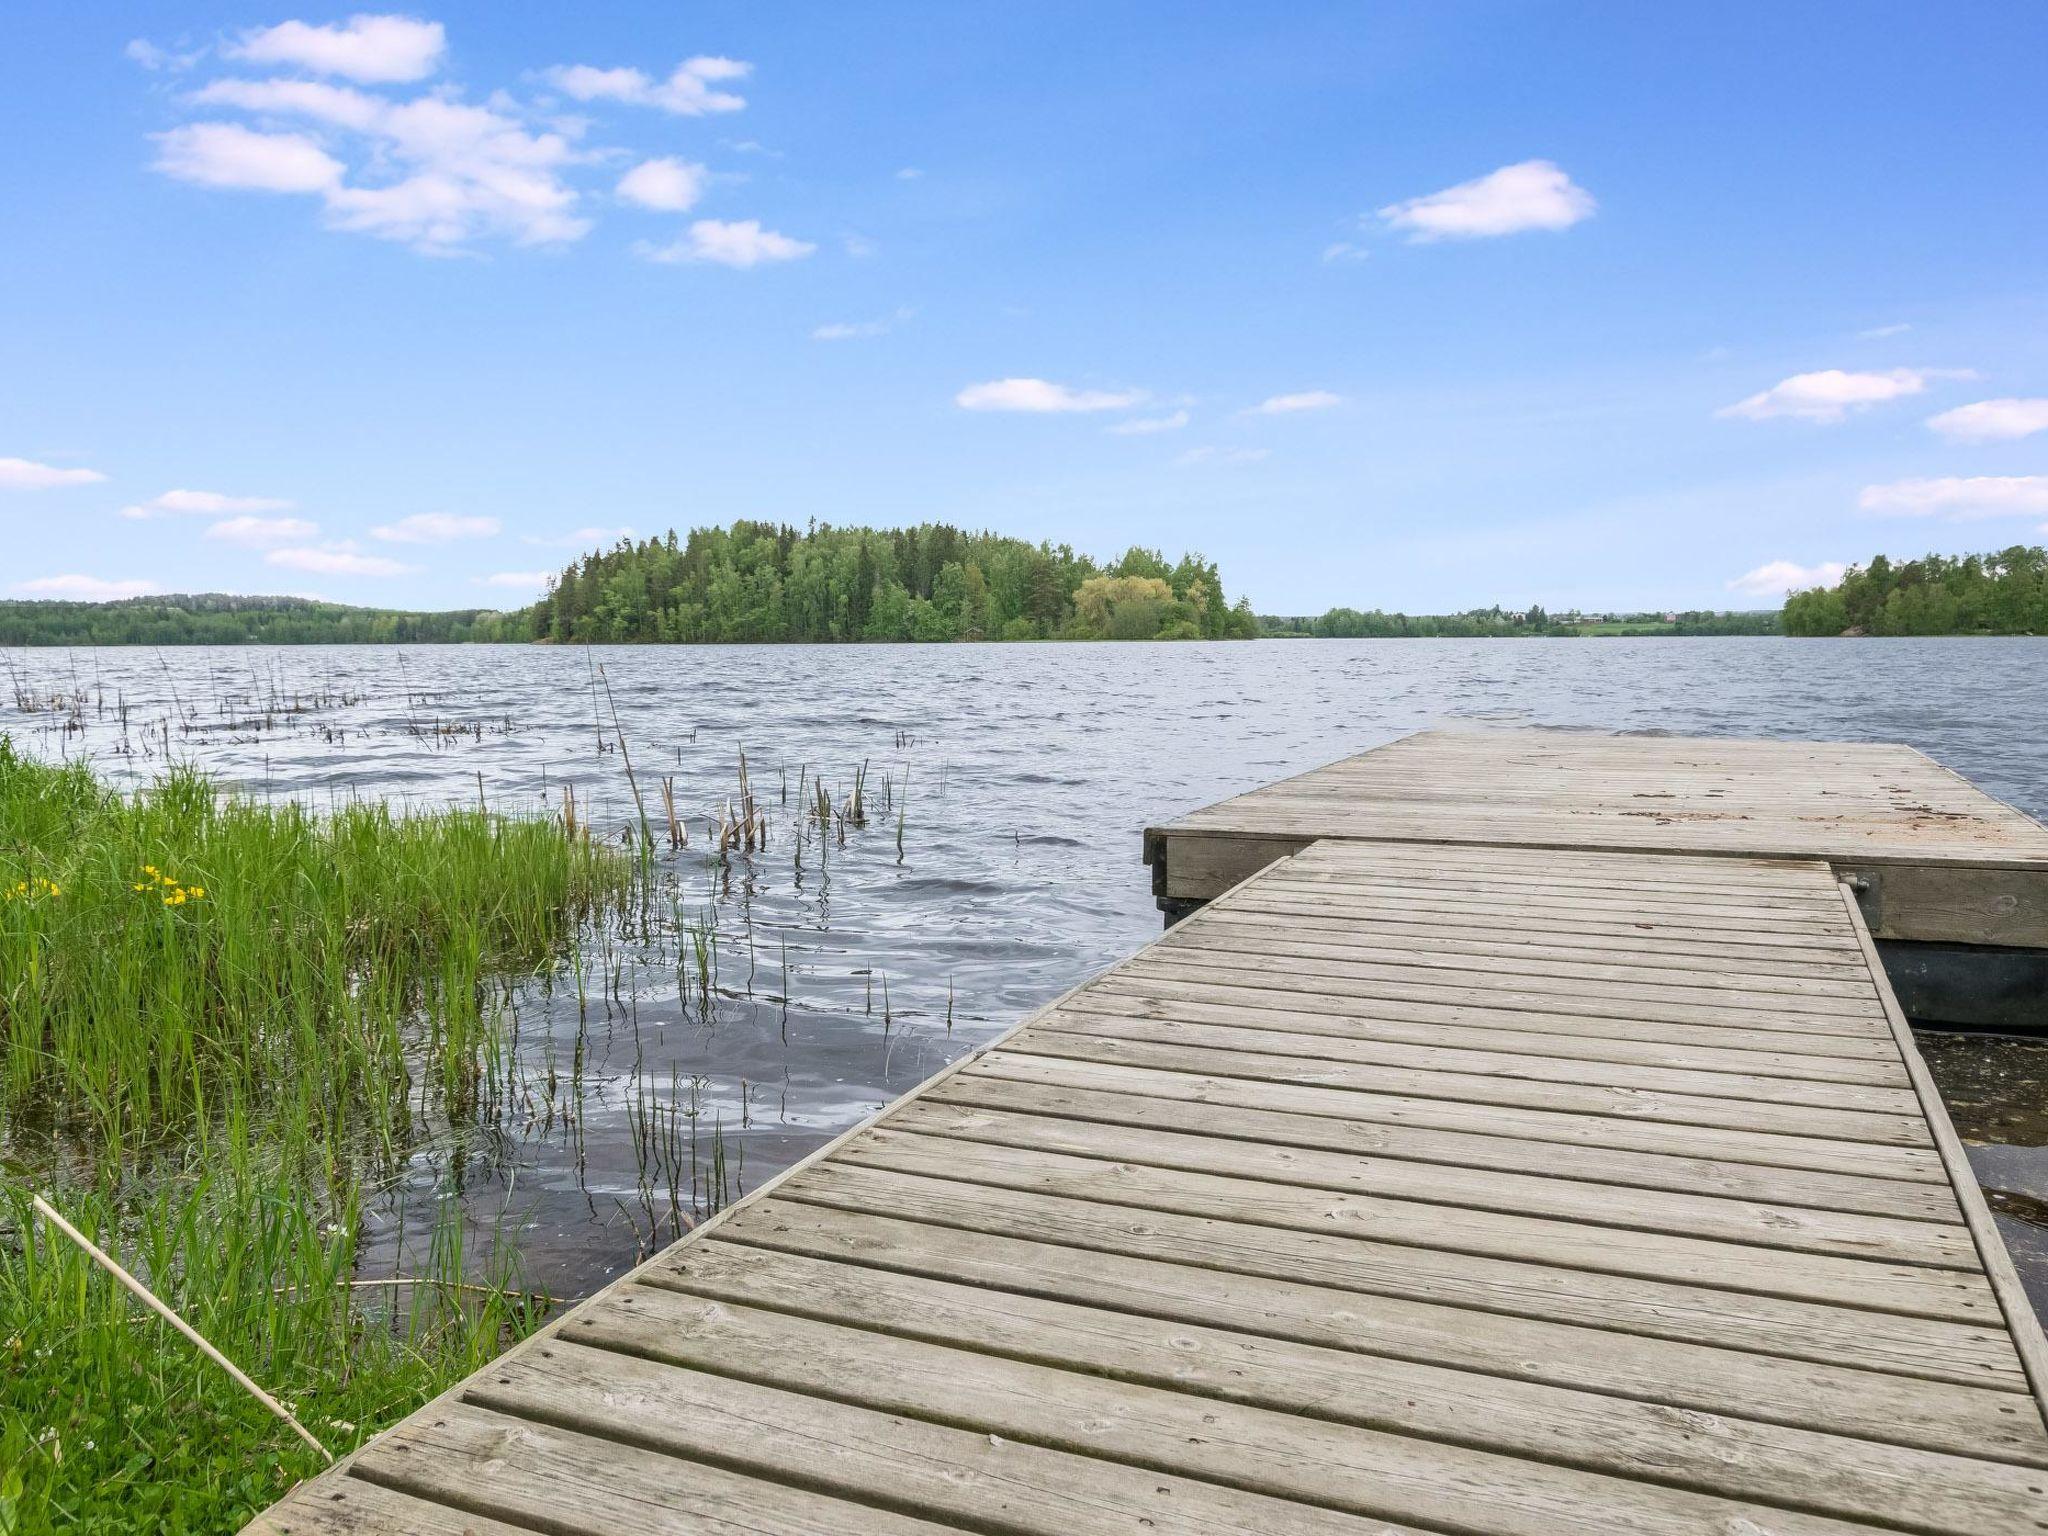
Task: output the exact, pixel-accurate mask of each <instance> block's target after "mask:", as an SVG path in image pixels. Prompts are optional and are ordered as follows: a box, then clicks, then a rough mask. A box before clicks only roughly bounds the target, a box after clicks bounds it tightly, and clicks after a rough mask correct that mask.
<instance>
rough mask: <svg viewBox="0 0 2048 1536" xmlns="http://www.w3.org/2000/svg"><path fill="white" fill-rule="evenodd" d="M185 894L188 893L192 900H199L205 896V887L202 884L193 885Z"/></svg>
mask: <svg viewBox="0 0 2048 1536" xmlns="http://www.w3.org/2000/svg"><path fill="white" fill-rule="evenodd" d="M186 894H187V895H189V896H190V897H191V898H192V899H193V900H194V901H199V900H201V899H202V898H204V897H205V895H206V887H205V886H203V885H195V886H193V887H192V888H191V889H190V890H189V891H188V892H187V893H186Z"/></svg>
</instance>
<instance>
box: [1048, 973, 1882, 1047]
mask: <svg viewBox="0 0 2048 1536" xmlns="http://www.w3.org/2000/svg"><path fill="white" fill-rule="evenodd" d="M1104 998H1115V999H1118V1000H1119V1001H1136V1002H1142V1003H1157V1004H1163V1005H1172V1006H1180V1005H1182V1004H1192V1005H1197V1006H1202V1007H1207V1008H1223V1009H1229V1010H1232V1011H1234V1012H1248V1011H1249V1012H1257V1013H1260V1014H1267V1015H1273V1016H1278V1017H1287V1018H1297V1017H1303V1016H1307V1017H1320V1018H1326V1019H1333V1020H1360V1021H1364V1022H1366V1023H1380V1022H1385V1023H1403V1024H1417V1025H1430V1026H1447V1027H1448V1026H1461V1027H1470V1028H1475V1029H1509V1030H1526V1031H1529V1032H1531V1033H1539V1034H1548V1035H1554V1036H1559V1037H1562V1038H1565V1039H1585V1040H1587V1041H1592V1042H1598V1041H1602V1040H1645V1041H1652V1042H1669V1043H1671V1044H1675V1045H1697V1046H1707V1047H1711V1048H1714V1049H1719V1050H1729V1051H1793V1052H1801V1053H1810V1054H1812V1055H1816V1056H1838V1057H1854V1058H1857V1059H1859V1060H1862V1061H1869V1062H1888V1063H1889V1062H1895V1061H1896V1060H1897V1059H1898V1051H1897V1048H1896V1047H1895V1046H1894V1045H1893V1044H1892V1042H1891V1040H1890V1038H1889V1037H1888V1036H1885V1035H1880V1034H1878V1033H1877V1032H1876V1031H1874V1030H1859V1031H1858V1032H1857V1033H1855V1034H1853V1035H1840V1034H1836V1033H1834V1032H1833V1031H1832V1030H1828V1029H1821V1030H1814V1029H1811V1028H1808V1027H1807V1026H1806V1025H1805V1024H1804V1023H1800V1024H1798V1025H1797V1026H1796V1027H1795V1026H1792V1025H1784V1024H1776V1023H1774V1024H1773V1025H1771V1026H1770V1027H1768V1028H1753V1027H1750V1026H1746V1025H1743V1026H1738V1025H1734V1024H1727V1023H1722V1024H1678V1023H1670V1022H1667V1021H1665V1020H1662V1019H1631V1018H1603V1017H1600V1016H1598V1015H1591V1014H1584V1013H1574V1012H1571V1011H1570V1010H1562V1011H1551V1010H1546V1011H1542V1012H1531V1011H1528V1010H1526V1009H1520V1008H1500V1007H1493V1006H1485V1007H1482V1006H1479V1005H1477V1004H1472V1003H1446V1002H1439V1001H1435V1000H1429V1001H1423V1000H1419V999H1414V998H1398V997H1375V996H1373V995H1372V994H1371V992H1370V991H1369V990H1361V991H1360V993H1359V994H1358V995H1357V996H1355V997H1349V998H1346V997H1338V996H1333V995H1331V994H1328V993H1300V994H1293V995H1280V994H1276V993H1273V992H1271V991H1267V990H1265V989H1262V988H1259V987H1245V986H1233V985H1231V984H1230V983H1228V982H1182V981H1168V980H1161V979H1146V978H1142V977H1137V976H1133V975H1131V974H1129V973H1128V972H1125V971H1109V972H1106V973H1105V974H1103V975H1102V976H1099V977H1097V978H1096V979H1095V981H1094V982H1093V983H1092V984H1091V985H1090V986H1089V988H1088V990H1087V991H1086V992H1085V993H1077V994H1076V995H1075V996H1074V997H1073V998H1071V999H1069V1006H1070V1007H1077V1008H1078V1007H1079V1005H1081V1004H1083V1003H1084V1002H1085V1003H1086V1004H1087V1005H1089V1006H1090V1007H1092V1006H1093V1005H1094V1004H1095V1003H1096V1001H1097V1000H1099V999H1104ZM1083 1011H1085V1010H1083ZM1095 1011H1098V1012H1099V1011H1103V1010H1101V1009H1096V1010H1095Z"/></svg>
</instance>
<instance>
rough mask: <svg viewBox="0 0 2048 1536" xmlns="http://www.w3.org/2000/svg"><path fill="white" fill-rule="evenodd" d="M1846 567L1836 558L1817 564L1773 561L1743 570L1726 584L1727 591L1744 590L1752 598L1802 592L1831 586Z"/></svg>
mask: <svg viewBox="0 0 2048 1536" xmlns="http://www.w3.org/2000/svg"><path fill="white" fill-rule="evenodd" d="M1847 570H1848V567H1847V566H1845V565H1843V564H1842V563H1841V562H1840V561H1837V560H1823V561H1822V562H1821V563H1820V564H1819V565H1798V564H1795V563H1794V562H1792V561H1790V560H1773V561H1771V562H1770V563H1769V564H1768V565H1760V566H1758V567H1757V568H1756V569H1755V570H1753V571H1745V572H1744V573H1743V574H1742V575H1740V576H1738V577H1736V578H1735V579H1734V580H1733V581H1731V582H1729V583H1728V590H1729V591H1730V592H1747V593H1748V594H1749V595H1750V596H1752V597H1770V598H1781V597H1783V596H1784V595H1785V594H1786V593H1788V592H1803V591H1805V590H1806V589H1807V588H1808V587H1832V586H1833V585H1834V584H1835V583H1836V582H1838V581H1840V580H1841V579H1842V576H1843V574H1844V573H1845V572H1846V571H1847Z"/></svg>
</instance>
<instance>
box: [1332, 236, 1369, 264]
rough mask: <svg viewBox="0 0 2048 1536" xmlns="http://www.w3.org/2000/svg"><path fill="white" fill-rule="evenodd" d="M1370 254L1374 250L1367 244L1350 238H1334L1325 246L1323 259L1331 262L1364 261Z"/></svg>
mask: <svg viewBox="0 0 2048 1536" xmlns="http://www.w3.org/2000/svg"><path fill="white" fill-rule="evenodd" d="M1370 255H1372V252H1371V251H1370V250H1369V249H1367V248H1366V247H1365V246H1362V245H1358V244H1355V243H1353V242H1352V241H1349V240H1332V241H1331V242H1330V243H1329V244H1328V245H1326V246H1324V247H1323V260H1324V261H1329V262H1339V261H1364V260H1365V259H1366V258H1367V257H1369V256H1370Z"/></svg>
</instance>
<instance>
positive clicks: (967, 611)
mask: <svg viewBox="0 0 2048 1536" xmlns="http://www.w3.org/2000/svg"><path fill="white" fill-rule="evenodd" d="M533 625H534V634H535V637H536V638H538V639H542V640H575V641H583V640H592V641H610V642H616V641H641V640H649V641H683V642H689V641H699V642H717V643H745V642H763V641H768V642H773V641H813V642H818V641H848V640H922V641H937V640H1228V639H1249V638H1251V637H1252V636H1253V635H1255V634H1256V633H1257V632H1258V623H1257V620H1256V619H1254V618H1253V616H1252V611H1251V607H1250V605H1249V604H1248V603H1245V602H1242V601H1240V602H1239V603H1238V604H1237V605H1236V606H1235V607H1232V606H1231V605H1230V604H1229V603H1228V602H1227V601H1226V600H1225V598H1224V593H1223V578H1222V576H1221V574H1220V573H1219V572H1218V571H1217V569H1216V566H1215V564H1214V563H1213V562H1211V561H1207V560H1204V559H1203V558H1202V557H1201V556H1200V555H1195V554H1188V555H1183V556H1181V558H1180V559H1179V560H1178V561H1175V562H1172V563H1168V561H1167V559H1166V557H1165V556H1163V555H1162V554H1160V553H1159V552H1158V551H1157V550H1151V549H1142V548H1138V547H1135V546H1134V547H1132V548H1131V549H1129V550H1126V551H1125V552H1124V554H1123V555H1122V557H1121V558H1119V559H1117V560H1114V561H1111V562H1108V563H1098V562H1097V561H1095V560H1093V559H1091V558H1089V557H1088V556H1087V555H1083V554H1076V553H1075V552H1074V550H1073V549H1072V548H1071V547H1070V546H1068V545H1065V544H1061V545H1058V546H1054V545H1051V544H1030V543H1027V542H1025V541H1024V540H1023V539H1015V538H1006V537H1003V536H1001V535H999V534H993V533H963V532H962V531H961V530H960V529H958V528H955V527H953V526H952V525H950V524H947V523H926V524H923V525H921V526H919V527H916V528H894V529H875V528H834V527H831V526H829V525H826V524H813V525H812V526H811V527H810V528H809V530H807V531H804V532H799V531H798V530H796V529H794V528H792V527H790V526H788V525H787V524H777V523H756V522H740V523H734V524H733V525H732V526H731V527H730V528H694V529H692V530H691V531H690V533H689V535H688V537H686V538H680V539H679V538H678V537H677V536H676V534H675V533H674V532H670V533H669V534H668V535H667V536H666V537H663V538H658V539H645V540H641V541H639V542H637V543H636V542H634V541H632V540H622V541H621V542H620V543H618V544H616V545H614V546H613V547H612V548H610V549H607V550H600V551H598V552H596V553H593V554H589V555H585V556H584V557H583V558H582V559H581V560H579V561H577V562H575V563H574V564H572V565H571V566H569V568H568V569H567V570H565V571H563V572H562V574H561V575H560V576H558V577H557V578H556V579H555V582H554V586H553V588H552V589H551V590H550V592H549V593H548V595H547V596H546V597H544V598H543V599H542V600H541V601H540V603H539V604H538V605H537V606H536V607H535V609H534V610H533Z"/></svg>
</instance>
